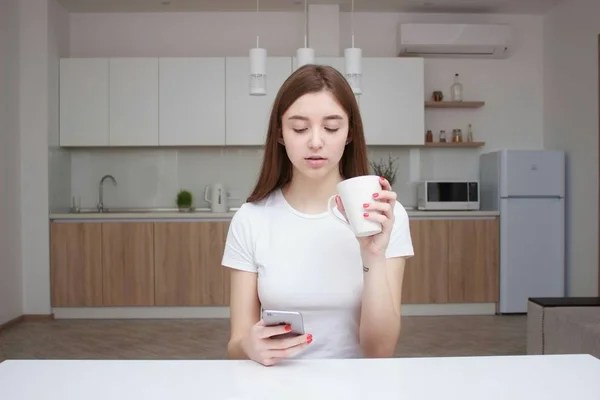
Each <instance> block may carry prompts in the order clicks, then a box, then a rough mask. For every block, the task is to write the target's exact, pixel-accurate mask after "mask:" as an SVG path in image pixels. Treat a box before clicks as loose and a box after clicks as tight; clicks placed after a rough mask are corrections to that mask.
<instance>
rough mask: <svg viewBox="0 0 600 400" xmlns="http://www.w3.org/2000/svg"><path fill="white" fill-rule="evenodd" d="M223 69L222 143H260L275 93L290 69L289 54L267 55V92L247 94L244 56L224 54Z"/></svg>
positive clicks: (263, 136)
mask: <svg viewBox="0 0 600 400" xmlns="http://www.w3.org/2000/svg"><path fill="white" fill-rule="evenodd" d="M225 69H226V71H225V79H226V82H227V84H226V89H225V115H226V123H225V127H226V131H225V143H226V145H228V146H263V145H264V144H265V139H266V135H267V129H268V126H269V117H270V114H271V108H272V107H273V102H274V101H275V96H276V95H277V92H278V91H279V88H280V87H281V85H282V84H283V82H284V81H285V80H286V79H287V78H288V77H289V76H290V74H291V73H292V58H291V57H268V58H267V94H266V95H264V96H252V95H250V92H249V74H250V60H249V58H248V57H226V59H225Z"/></svg>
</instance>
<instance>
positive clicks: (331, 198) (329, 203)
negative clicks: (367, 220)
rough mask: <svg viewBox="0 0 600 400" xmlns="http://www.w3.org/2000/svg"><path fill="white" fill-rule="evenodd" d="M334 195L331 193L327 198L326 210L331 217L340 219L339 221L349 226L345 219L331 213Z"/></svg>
mask: <svg viewBox="0 0 600 400" xmlns="http://www.w3.org/2000/svg"><path fill="white" fill-rule="evenodd" d="M335 196H336V195H333V196H331V197H330V198H329V200H327V212H329V215H331V216H332V217H333V219H335V220H337V221H340V223H342V224H344V225H345V226H350V224H349V223H348V221H346V220H345V219H342V218H340V217H338V216H337V215H335V214H334V213H333V205H332V200H333V202H334V203H335Z"/></svg>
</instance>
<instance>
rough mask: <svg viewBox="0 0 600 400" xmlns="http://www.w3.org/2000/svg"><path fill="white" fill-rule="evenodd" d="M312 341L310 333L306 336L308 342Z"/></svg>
mask: <svg viewBox="0 0 600 400" xmlns="http://www.w3.org/2000/svg"><path fill="white" fill-rule="evenodd" d="M310 342H312V335H311V334H310V333H309V334H308V335H307V336H306V343H310Z"/></svg>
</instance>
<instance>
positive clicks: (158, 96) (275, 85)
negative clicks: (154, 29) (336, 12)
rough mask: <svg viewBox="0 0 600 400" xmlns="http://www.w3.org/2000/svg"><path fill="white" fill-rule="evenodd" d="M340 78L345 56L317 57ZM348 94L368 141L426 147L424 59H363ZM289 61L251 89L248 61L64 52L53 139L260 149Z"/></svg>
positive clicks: (270, 67) (273, 61)
mask: <svg viewBox="0 0 600 400" xmlns="http://www.w3.org/2000/svg"><path fill="white" fill-rule="evenodd" d="M315 62H316V63H318V64H324V65H330V66H332V67H334V68H336V69H337V70H338V71H340V73H341V74H342V75H343V73H344V70H345V61H344V57H317V58H316V60H315ZM362 66H363V77H362V88H363V93H362V94H361V95H358V96H356V99H357V102H358V104H359V107H360V111H361V115H362V119H363V125H364V129H365V136H366V141H367V144H368V145H413V146H415V145H417V146H423V145H424V125H425V124H424V115H425V114H424V104H425V102H424V71H423V59H420V58H400V57H364V58H363V60H362ZM296 68H297V60H296V59H295V57H268V58H267V94H266V95H265V96H251V95H250V94H249V77H248V75H249V58H248V57H180V58H173V57H166V58H158V57H148V58H146V57H140V58H133V57H131V58H128V57H117V58H63V59H61V60H60V145H61V146H66V147H68V146H78V147H95V146H96V147H97V146H110V147H120V146H146V147H149V146H151V147H159V146H262V145H264V142H265V138H266V133H267V129H268V123H269V117H270V113H271V108H272V106H273V102H274V100H275V96H276V95H277V91H278V90H279V89H280V87H281V85H282V84H283V82H284V81H285V80H286V79H287V78H288V77H289V76H290V74H291V73H292V71H294V70H295V69H296Z"/></svg>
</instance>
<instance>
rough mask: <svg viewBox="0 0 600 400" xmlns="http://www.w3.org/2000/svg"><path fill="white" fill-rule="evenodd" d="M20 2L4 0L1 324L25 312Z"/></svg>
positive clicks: (0, 18) (0, 29)
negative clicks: (21, 177) (20, 144)
mask: <svg viewBox="0 0 600 400" xmlns="http://www.w3.org/2000/svg"><path fill="white" fill-rule="evenodd" d="M19 153H20V151H19V5H18V0H3V1H1V2H0V237H1V238H2V239H1V240H0V324H3V323H5V322H7V321H9V320H11V319H13V318H16V317H18V316H20V315H21V314H22V313H23V284H22V271H21V233H20V232H21V211H20V202H19V200H20V198H21V195H20V183H19V180H20V161H19V160H20V157H19Z"/></svg>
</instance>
